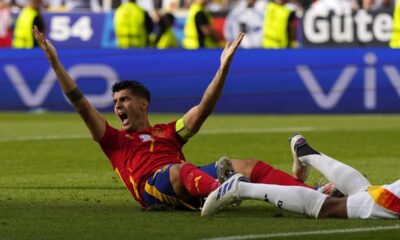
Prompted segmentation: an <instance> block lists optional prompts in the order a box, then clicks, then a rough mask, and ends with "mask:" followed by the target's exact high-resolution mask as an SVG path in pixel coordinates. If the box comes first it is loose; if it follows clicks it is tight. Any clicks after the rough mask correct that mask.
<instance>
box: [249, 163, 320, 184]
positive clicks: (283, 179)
mask: <svg viewBox="0 0 400 240" xmlns="http://www.w3.org/2000/svg"><path fill="white" fill-rule="evenodd" d="M250 182H253V183H265V184H276V185H286V186H301V187H308V188H312V189H314V188H313V187H311V186H308V185H307V184H305V183H303V182H301V181H300V180H298V179H297V178H294V177H292V176H290V175H289V174H287V173H285V172H282V171H281V170H278V169H275V168H273V167H271V166H270V165H268V164H266V163H265V162H262V161H258V162H257V163H256V165H255V166H254V168H253V170H252V172H251V176H250Z"/></svg>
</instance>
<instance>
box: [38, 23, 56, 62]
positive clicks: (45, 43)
mask: <svg viewBox="0 0 400 240" xmlns="http://www.w3.org/2000/svg"><path fill="white" fill-rule="evenodd" d="M32 32H33V36H34V37H35V39H36V41H37V42H38V43H39V46H40V47H41V48H42V49H43V51H44V52H45V53H46V57H47V59H49V61H50V63H51V64H52V65H53V64H54V63H55V62H56V61H57V60H58V55H57V50H56V48H55V47H54V46H53V45H52V44H51V42H50V40H48V39H46V36H45V35H44V34H43V33H42V32H40V31H39V29H38V28H37V26H36V25H35V26H34V27H33V30H32Z"/></svg>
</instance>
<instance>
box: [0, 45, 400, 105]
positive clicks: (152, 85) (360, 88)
mask: <svg viewBox="0 0 400 240" xmlns="http://www.w3.org/2000/svg"><path fill="white" fill-rule="evenodd" d="M220 53H221V50H220V49H216V50H198V51H188V50H182V49H176V50H155V49H141V50H140V49H136V50H117V49H108V50H107V49H103V50H98V49H97V50H96V49H84V50H82V49H81V50H74V49H62V50H60V51H59V55H60V58H61V60H62V62H63V63H64V64H65V67H66V69H67V71H68V72H69V74H70V75H71V76H72V77H73V79H75V80H76V81H77V83H78V85H79V86H80V87H81V88H82V90H83V91H84V93H85V94H86V95H87V96H88V98H89V100H90V101H91V102H92V104H94V105H95V106H96V107H97V108H98V109H100V110H102V111H110V110H112V97H111V91H110V87H111V85H112V84H113V83H115V82H117V81H121V80H129V79H135V80H139V81H141V82H143V83H144V84H145V85H147V86H148V88H149V89H150V90H151V92H152V103H151V111H153V112H185V111H187V110H188V109H190V107H192V106H193V105H195V104H197V103H198V102H199V101H200V99H201V96H202V94H203V92H204V90H205V89H206V87H207V85H208V84H209V82H210V81H211V79H212V78H213V77H214V74H215V72H216V70H217V69H218V67H219V57H220ZM398 55H399V51H396V50H390V49H308V50H305V49H303V50H242V49H240V50H239V51H238V53H237V55H236V56H235V59H234V61H233V63H232V66H231V71H230V74H229V76H228V79H227V82H226V85H225V89H224V92H223V95H222V97H221V99H220V101H219V103H218V106H217V108H216V111H217V112H223V113H398V112H400V60H399V58H398ZM38 108H40V109H47V110H53V111H70V110H72V107H71V106H70V105H69V103H68V101H67V100H66V99H65V97H64V95H63V94H62V92H61V90H60V88H59V86H58V84H57V81H56V77H55V75H54V73H53V72H52V70H51V68H50V66H49V64H48V62H47V60H46V59H45V56H44V54H43V52H42V51H41V50H40V49H34V50H12V49H8V50H1V51H0V110H3V111H4V110H24V111H25V110H32V109H38Z"/></svg>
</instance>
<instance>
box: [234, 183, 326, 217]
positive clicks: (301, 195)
mask: <svg viewBox="0 0 400 240" xmlns="http://www.w3.org/2000/svg"><path fill="white" fill-rule="evenodd" d="M238 192H239V197H240V198H241V199H254V200H262V201H266V202H269V203H271V204H274V205H275V206H277V207H278V208H282V209H285V210H289V211H292V212H296V213H301V214H307V215H308V216H313V217H317V216H318V213H319V211H320V210H321V207H322V204H323V203H324V201H325V199H326V197H327V195H325V194H322V193H320V192H317V191H314V190H312V189H309V188H305V187H298V186H280V185H271V184H258V183H247V182H240V183H239V185H238Z"/></svg>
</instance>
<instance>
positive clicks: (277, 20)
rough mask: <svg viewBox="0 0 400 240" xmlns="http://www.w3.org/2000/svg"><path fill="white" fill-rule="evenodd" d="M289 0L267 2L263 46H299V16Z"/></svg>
mask: <svg viewBox="0 0 400 240" xmlns="http://www.w3.org/2000/svg"><path fill="white" fill-rule="evenodd" d="M287 3H288V1H287V0H274V1H271V2H269V3H268V4H267V7H266V8H265V13H264V24H263V44H262V45H263V47H264V48H288V47H297V42H296V31H297V23H298V21H297V18H296V14H295V11H294V9H291V8H289V7H288V6H287V5H286V4H287Z"/></svg>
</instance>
